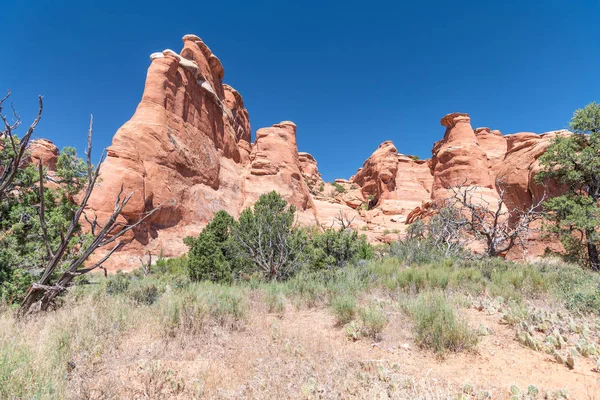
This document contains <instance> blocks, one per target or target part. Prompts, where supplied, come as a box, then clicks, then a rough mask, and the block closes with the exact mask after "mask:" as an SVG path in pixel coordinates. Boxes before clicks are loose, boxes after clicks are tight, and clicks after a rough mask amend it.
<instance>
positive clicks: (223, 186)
mask: <svg viewBox="0 0 600 400" xmlns="http://www.w3.org/2000/svg"><path fill="white" fill-rule="evenodd" d="M183 44H184V46H183V50H182V51H181V53H180V54H177V53H175V52H173V51H171V50H165V51H163V52H162V53H154V54H152V55H151V57H150V58H151V60H152V62H151V64H150V67H149V69H148V75H147V78H146V85H145V88H144V94H143V96H142V100H141V102H140V104H139V105H138V108H137V110H136V112H135V114H134V115H133V117H132V118H131V119H130V120H129V121H128V122H126V123H125V125H123V126H122V127H121V128H120V129H119V130H118V131H117V133H116V134H115V136H114V138H113V143H112V145H111V146H110V147H109V148H108V156H107V159H106V161H105V163H104V165H103V166H102V170H101V177H102V182H101V184H100V185H99V187H98V189H97V190H95V191H94V194H93V196H92V198H91V199H90V202H89V208H90V209H91V210H94V211H95V212H96V213H97V214H98V216H99V218H100V219H102V218H103V217H105V216H106V215H107V214H108V213H110V212H111V211H112V204H114V197H115V195H116V193H118V191H119V189H120V187H121V185H123V186H124V192H125V193H130V192H134V193H135V194H134V196H133V197H132V199H131V201H130V202H129V204H128V205H127V207H126V208H125V210H124V212H123V217H124V219H125V220H128V221H135V220H137V219H139V218H140V216H141V215H143V213H144V212H146V211H148V210H150V209H152V208H153V207H155V206H157V205H159V204H160V205H162V207H161V210H160V211H159V212H157V213H155V214H154V215H153V216H152V217H151V218H149V220H148V221H146V222H144V224H142V225H141V226H140V229H138V230H137V231H136V232H135V240H133V241H132V242H131V243H129V244H128V245H127V246H125V247H124V249H123V251H121V252H119V254H118V256H117V257H116V258H115V260H116V262H113V264H116V265H124V264H131V263H137V261H135V260H134V258H135V257H136V256H138V255H139V254H142V251H141V250H142V248H143V251H150V252H152V253H159V252H163V254H164V255H165V256H176V255H180V254H182V253H183V252H185V251H186V250H187V247H186V246H185V245H184V244H183V238H184V237H186V236H188V235H196V234H198V233H199V232H200V230H201V229H202V227H203V226H204V225H205V224H206V223H207V222H209V221H210V220H211V219H212V217H213V216H214V214H215V213H216V212H217V211H219V210H226V211H227V212H229V213H230V214H232V215H234V216H237V215H239V213H240V212H241V210H242V209H243V208H244V207H246V206H250V205H252V204H253V203H254V202H255V201H256V200H257V199H258V197H259V196H260V195H261V194H263V193H266V192H268V191H270V190H276V191H278V192H279V193H281V194H282V195H283V196H284V197H285V198H286V199H287V200H288V201H290V202H291V203H293V204H295V205H296V206H297V208H298V209H299V211H300V213H301V215H302V216H303V220H304V221H306V222H307V223H315V218H314V209H313V205H312V199H311V197H310V194H309V189H308V187H307V185H306V183H305V182H304V180H303V179H302V173H301V170H300V161H299V157H298V150H297V146H296V126H295V125H294V124H293V123H292V122H282V123H280V124H277V125H274V126H273V127H271V128H264V129H259V130H258V132H257V140H256V143H255V144H253V145H251V144H250V140H251V131H250V122H249V116H248V112H247V110H246V109H245V108H244V102H243V100H242V97H241V95H240V94H239V93H238V92H237V91H236V90H235V89H233V88H232V87H230V86H228V85H224V84H223V76H224V70H223V67H222V65H221V62H220V61H219V59H218V58H217V57H216V56H215V55H214V54H213V53H212V52H211V51H210V49H209V48H208V46H206V44H205V43H204V42H203V41H202V40H201V39H200V38H198V37H197V36H194V35H186V36H184V37H183ZM315 167H316V165H315Z"/></svg>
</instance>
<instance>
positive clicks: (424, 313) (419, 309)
mask: <svg viewBox="0 0 600 400" xmlns="http://www.w3.org/2000/svg"><path fill="white" fill-rule="evenodd" d="M407 311H408V314H409V315H410V316H411V317H412V319H413V321H414V324H415V333H416V342H417V344H418V345H419V346H420V347H422V348H427V349H431V350H433V351H434V352H436V353H437V354H438V355H439V356H443V355H444V354H445V353H446V352H448V351H452V352H459V351H463V350H471V349H473V348H474V347H475V345H476V344H477V341H478V338H477V334H476V333H475V332H474V331H473V330H471V329H470V328H469V326H468V324H467V322H466V320H464V319H462V318H460V317H457V316H456V315H455V313H454V310H453V309H452V306H451V305H450V304H449V303H448V302H447V301H446V298H445V297H444V295H443V294H441V293H435V292H433V293H432V292H425V293H423V294H421V295H419V297H418V298H417V299H416V300H415V301H414V302H412V304H409V305H408V307H407Z"/></svg>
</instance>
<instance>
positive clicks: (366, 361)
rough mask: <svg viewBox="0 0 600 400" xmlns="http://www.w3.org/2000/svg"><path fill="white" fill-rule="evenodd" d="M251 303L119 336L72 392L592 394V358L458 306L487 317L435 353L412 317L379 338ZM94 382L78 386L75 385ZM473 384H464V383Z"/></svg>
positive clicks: (473, 317) (320, 313)
mask: <svg viewBox="0 0 600 400" xmlns="http://www.w3.org/2000/svg"><path fill="white" fill-rule="evenodd" d="M260 307H264V306H263V305H258V303H257V305H256V307H253V308H252V309H253V311H252V312H251V314H250V316H249V320H248V322H247V324H246V326H245V328H244V329H243V330H237V331H235V330H234V331H230V330H226V329H223V328H211V329H209V330H208V331H207V332H205V333H203V334H202V335H198V336H196V337H178V338H175V339H172V338H171V339H170V340H168V341H167V340H165V339H164V338H161V337H160V336H159V335H157V334H156V332H155V331H154V333H152V332H134V333H130V334H128V335H127V336H126V337H123V338H122V341H121V345H120V346H119V347H118V349H117V350H116V351H115V352H114V353H113V354H108V355H106V357H103V360H106V361H103V362H102V363H101V364H100V365H97V366H96V367H95V368H94V370H93V371H87V373H86V374H85V376H84V374H83V373H82V372H81V371H79V372H78V375H74V377H73V378H72V379H73V380H76V379H80V380H81V382H82V384H81V385H80V390H79V392H78V393H79V394H78V395H79V396H82V397H88V398H140V399H141V398H149V399H158V398H165V399H167V398H182V399H183V398H231V399H234V398H257V399H258V398H260V399H264V398H269V399H283V398H326V399H328V398H332V399H333V398H336V399H337V398H340V399H344V398H398V399H446V398H457V393H458V394H460V393H461V390H463V389H465V390H466V391H467V392H468V393H469V395H467V394H465V395H464V396H465V397H464V398H465V399H469V398H472V399H476V398H481V399H485V398H493V399H508V398H509V389H510V387H511V385H517V386H518V387H520V388H521V390H523V391H526V389H527V387H528V385H535V386H536V387H537V388H538V389H540V395H539V397H538V398H544V397H543V395H542V394H543V393H546V391H550V392H553V391H557V390H565V389H566V391H567V393H568V395H569V398H570V399H600V374H598V373H596V372H594V371H593V368H594V367H595V363H594V362H593V361H592V360H591V359H586V358H583V357H580V358H578V359H577V362H576V365H575V368H574V369H573V370H569V369H568V368H567V367H566V366H564V365H560V364H558V363H556V362H555V361H554V360H553V359H552V357H551V356H549V355H547V354H544V353H541V352H536V351H533V350H531V349H529V348H526V347H524V346H522V345H520V344H519V343H518V342H517V341H516V340H515V331H514V329H513V328H512V327H510V326H507V325H502V324H500V323H499V322H500V321H499V316H498V315H488V314H486V313H485V312H480V311H477V310H475V309H469V310H463V311H464V313H465V315H466V316H467V318H468V319H469V321H470V323H471V325H472V326H479V325H480V324H485V325H486V326H487V327H488V328H490V329H491V331H492V334H490V335H487V336H482V337H481V342H480V343H479V344H478V346H477V352H476V353H467V354H454V355H450V356H448V357H447V358H445V359H444V360H440V359H439V358H438V357H436V356H435V355H434V354H433V353H432V352H430V351H426V350H421V349H419V348H417V347H416V346H415V345H414V342H413V337H412V333H411V332H412V331H411V329H410V322H409V321H408V320H407V319H406V317H405V316H404V315H403V314H401V313H396V312H392V313H390V315H389V317H390V322H389V324H388V326H387V327H386V329H385V330H384V332H383V334H382V339H381V340H380V341H378V342H377V343H375V342H373V341H371V340H369V339H361V340H358V341H350V340H349V339H348V338H347V337H346V334H345V330H344V328H341V327H337V326H335V321H334V318H333V317H332V316H331V314H330V313H329V311H328V310H327V309H322V308H317V309H309V310H306V309H301V310H296V309H294V307H292V306H291V305H290V306H288V308H287V310H286V312H285V314H284V315H283V317H281V318H280V317H278V316H277V315H274V314H269V313H267V312H266V311H265V310H264V308H263V309H257V308H260ZM84 381H85V382H92V383H91V384H90V383H85V384H83V382H84ZM470 388H472V390H470Z"/></svg>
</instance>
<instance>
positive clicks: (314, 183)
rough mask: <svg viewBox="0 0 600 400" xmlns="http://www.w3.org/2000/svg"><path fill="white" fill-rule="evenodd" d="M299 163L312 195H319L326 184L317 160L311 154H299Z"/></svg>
mask: <svg viewBox="0 0 600 400" xmlns="http://www.w3.org/2000/svg"><path fill="white" fill-rule="evenodd" d="M298 161H299V163H300V164H299V165H300V171H301V172H302V176H303V178H304V182H306V184H307V185H308V188H309V189H310V192H311V193H312V194H314V195H318V194H319V192H320V191H321V187H322V185H324V182H323V178H321V174H320V173H319V168H318V166H317V160H315V158H314V157H313V156H312V155H310V154H309V153H304V152H299V153H298Z"/></svg>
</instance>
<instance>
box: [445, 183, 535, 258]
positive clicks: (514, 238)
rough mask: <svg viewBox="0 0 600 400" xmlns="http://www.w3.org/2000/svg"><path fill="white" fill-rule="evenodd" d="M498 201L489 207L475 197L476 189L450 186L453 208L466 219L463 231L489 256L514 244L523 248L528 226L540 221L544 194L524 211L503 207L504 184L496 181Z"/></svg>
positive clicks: (485, 202) (502, 252)
mask: <svg viewBox="0 0 600 400" xmlns="http://www.w3.org/2000/svg"><path fill="white" fill-rule="evenodd" d="M496 187H497V190H498V200H497V201H496V203H495V204H491V203H490V202H488V201H487V200H485V199H484V198H483V197H482V196H481V195H477V193H476V189H477V188H476V187H475V186H472V185H467V184H466V181H465V182H463V183H462V184H458V185H456V186H453V187H451V188H450V189H451V191H452V193H453V197H452V198H451V199H450V200H451V201H453V202H454V206H455V207H457V208H458V210H459V211H460V212H461V213H462V215H464V216H465V225H464V226H465V228H466V230H467V232H468V233H470V234H472V235H474V236H475V238H476V239H478V240H481V241H483V242H484V243H485V246H486V251H485V254H486V255H488V256H490V257H495V256H499V255H502V254H504V253H506V252H507V251H509V250H510V249H512V248H513V247H514V246H515V245H516V244H519V245H520V246H522V247H523V248H525V247H526V244H525V241H526V239H527V238H528V237H529V236H530V234H531V230H532V227H531V224H532V223H533V222H534V221H536V220H539V219H540V218H542V210H541V209H542V203H543V202H544V201H545V200H546V195H545V194H544V195H543V196H542V198H541V199H539V201H537V202H533V203H532V204H531V205H530V206H529V207H526V208H524V209H521V208H518V207H514V208H512V209H511V210H508V208H507V207H506V185H505V184H504V182H503V181H502V180H497V181H496Z"/></svg>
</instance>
